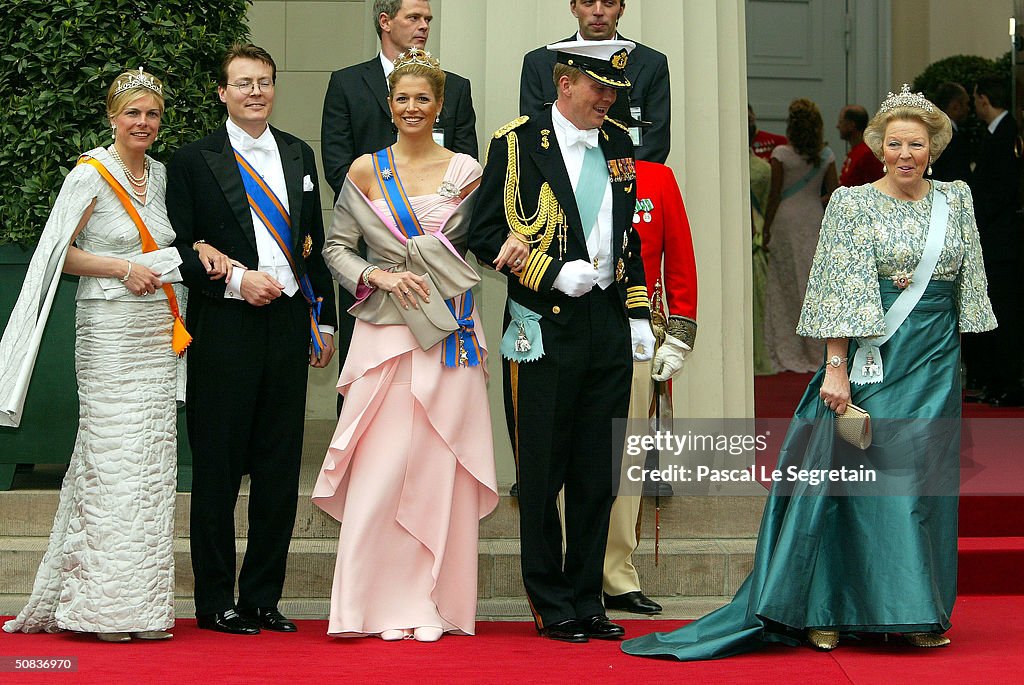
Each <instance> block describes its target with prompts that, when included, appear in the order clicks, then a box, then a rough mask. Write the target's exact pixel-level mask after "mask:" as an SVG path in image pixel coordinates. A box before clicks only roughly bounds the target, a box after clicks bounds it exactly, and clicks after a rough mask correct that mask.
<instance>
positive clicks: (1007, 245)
mask: <svg viewBox="0 0 1024 685" xmlns="http://www.w3.org/2000/svg"><path fill="white" fill-rule="evenodd" d="M1016 142H1017V122H1016V121H1014V118H1013V114H1007V115H1006V116H1005V117H1003V120H1002V121H1000V122H999V125H998V126H996V130H995V133H989V132H988V131H987V130H986V131H984V133H983V135H982V142H981V146H980V148H979V150H978V159H977V164H976V165H975V167H974V173H973V174H972V175H971V180H970V182H969V183H970V186H971V194H972V195H973V196H974V215H975V217H976V218H977V220H978V235H979V236H980V237H981V248H982V252H983V253H984V255H985V263H986V264H990V263H991V262H992V261H999V259H1000V258H1009V257H1010V256H1011V255H1016V254H1017V253H1018V252H1019V251H1020V240H1019V236H1018V220H1017V206H1018V201H1017V196H1018V193H1019V192H1020V173H1021V163H1020V159H1019V158H1018V157H1017V154H1016V153H1015V145H1016ZM1014 259H1015V257H1014Z"/></svg>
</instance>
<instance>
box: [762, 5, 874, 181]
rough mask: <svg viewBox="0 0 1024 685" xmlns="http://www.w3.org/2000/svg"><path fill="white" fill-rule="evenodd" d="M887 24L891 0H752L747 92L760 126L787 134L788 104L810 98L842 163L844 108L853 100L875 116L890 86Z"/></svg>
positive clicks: (826, 136) (827, 138) (844, 154)
mask: <svg viewBox="0 0 1024 685" xmlns="http://www.w3.org/2000/svg"><path fill="white" fill-rule="evenodd" d="M890 22H891V6H890V2H889V0H747V3H746V23H747V97H748V99H749V101H750V105H751V106H752V107H753V108H754V112H755V113H756V114H757V123H758V127H759V128H761V129H764V130H766V131H771V132H772V133H781V134H785V132H786V113H787V111H788V108H789V103H790V102H791V101H792V100H794V99H795V98H799V97H806V98H810V99H811V100H813V101H814V102H816V103H817V105H818V107H819V108H820V109H821V116H822V118H823V119H824V123H825V141H826V142H827V143H828V144H829V145H830V146H831V147H832V150H833V152H834V153H835V155H836V157H837V160H838V164H841V163H842V159H843V158H844V157H845V156H846V145H845V143H843V142H842V141H841V140H840V139H839V134H838V132H837V131H836V121H837V120H838V119H839V110H841V109H842V108H843V106H844V105H846V104H847V103H850V102H852V103H856V104H860V105H864V107H866V108H867V110H868V112H869V113H870V114H873V113H874V110H875V108H877V106H878V103H879V102H880V95H881V94H884V91H885V89H887V88H891V86H890V85H889V84H888V80H889V76H888V74H889V71H890V66H889V65H890V54H891V46H890V42H889V25H890Z"/></svg>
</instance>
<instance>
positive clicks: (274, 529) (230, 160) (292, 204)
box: [167, 44, 336, 635]
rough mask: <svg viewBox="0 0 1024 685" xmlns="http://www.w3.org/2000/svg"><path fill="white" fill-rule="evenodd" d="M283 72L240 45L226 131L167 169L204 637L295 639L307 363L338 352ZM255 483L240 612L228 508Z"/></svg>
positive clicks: (258, 51)
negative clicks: (290, 607)
mask: <svg viewBox="0 0 1024 685" xmlns="http://www.w3.org/2000/svg"><path fill="white" fill-rule="evenodd" d="M276 77H277V67H276V66H275V64H274V60H273V58H272V57H271V56H270V54H269V53H267V51H266V50H264V49H262V48H259V47H257V46H255V45H241V44H236V45H234V46H232V47H231V49H230V50H229V51H228V53H227V55H226V56H225V57H224V61H223V62H222V65H221V70H220V75H219V78H218V85H217V93H218V95H219V96H220V100H221V102H223V103H224V104H225V105H226V107H227V114H228V118H227V121H226V122H225V124H224V125H223V126H221V127H220V128H219V129H217V130H216V131H214V132H213V133H212V134H210V135H209V136H207V137H206V138H203V139H202V140H200V141H197V142H195V143H192V144H190V145H187V146H185V147H183V148H181V149H180V150H179V151H178V152H177V153H176V154H175V155H174V157H173V158H172V159H171V162H170V165H169V166H168V181H167V214H168V216H169V217H170V219H171V224H172V225H173V227H174V231H175V233H176V238H175V243H174V244H175V247H177V248H178V251H179V252H180V253H181V256H182V260H183V263H182V265H181V273H182V277H183V280H184V282H185V285H187V286H188V288H189V295H190V297H189V306H188V326H189V329H190V330H191V331H192V332H193V335H194V338H195V339H194V341H193V343H192V346H191V347H190V348H189V350H188V391H187V396H186V415H187V418H188V437H189V442H190V444H191V447H192V455H193V464H192V469H193V476H192V511H191V546H192V569H193V571H194V573H195V601H196V618H197V619H198V620H197V622H198V625H199V627H200V628H205V629H209V630H217V631H220V632H225V633H234V634H241V635H255V634H256V633H259V632H260V629H261V628H262V629H266V630H276V631H281V632H294V631H295V629H296V628H295V624H294V623H292V622H291V621H289V620H288V619H287V618H285V617H284V616H282V615H281V613H280V612H279V611H278V609H277V603H278V600H279V599H280V598H281V591H282V587H283V585H284V576H285V566H286V562H287V559H288V543H289V541H290V540H291V533H292V526H293V525H294V522H295V509H296V503H297V500H298V484H299V462H300V458H301V453H302V430H303V422H304V418H305V408H306V373H307V369H308V367H309V366H313V367H318V368H322V367H325V366H327V364H328V362H329V361H330V360H331V356H332V355H333V354H334V343H333V335H334V329H335V325H336V316H335V309H334V287H333V282H332V278H331V275H330V273H329V272H328V271H327V267H326V266H325V265H324V262H323V259H322V257H321V255H320V251H321V249H322V248H323V242H324V235H323V220H322V217H321V213H320V192H319V188H318V184H317V170H316V163H315V161H314V158H313V150H312V149H311V148H310V147H309V145H307V144H306V143H304V142H302V141H301V140H299V139H298V138H296V137H295V136H293V135H291V134H288V133H285V132H284V131H280V130H278V129H276V128H273V127H271V126H269V125H268V124H267V119H268V118H269V116H270V112H271V110H272V109H273V106H274V82H275V79H276ZM245 473H248V474H249V477H250V483H251V486H250V491H249V534H248V544H247V547H246V551H245V558H244V560H243V562H242V569H241V573H240V574H239V576H238V601H237V603H236V601H235V527H234V510H235V501H236V499H237V498H238V490H239V485H240V483H241V479H242V474H245Z"/></svg>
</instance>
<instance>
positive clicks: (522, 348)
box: [515, 321, 530, 352]
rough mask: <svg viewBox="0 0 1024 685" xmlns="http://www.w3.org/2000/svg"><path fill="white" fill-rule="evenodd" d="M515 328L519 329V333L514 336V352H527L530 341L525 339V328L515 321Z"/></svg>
mask: <svg viewBox="0 0 1024 685" xmlns="http://www.w3.org/2000/svg"><path fill="white" fill-rule="evenodd" d="M516 326H518V327H519V333H518V335H516V342H515V350H516V352H529V351H530V339H529V338H527V337H526V327H525V326H523V324H521V323H519V322H518V321H516Z"/></svg>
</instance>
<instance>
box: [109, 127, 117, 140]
mask: <svg viewBox="0 0 1024 685" xmlns="http://www.w3.org/2000/svg"><path fill="white" fill-rule="evenodd" d="M110 139H111V140H117V126H111V127H110Z"/></svg>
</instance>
